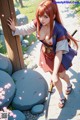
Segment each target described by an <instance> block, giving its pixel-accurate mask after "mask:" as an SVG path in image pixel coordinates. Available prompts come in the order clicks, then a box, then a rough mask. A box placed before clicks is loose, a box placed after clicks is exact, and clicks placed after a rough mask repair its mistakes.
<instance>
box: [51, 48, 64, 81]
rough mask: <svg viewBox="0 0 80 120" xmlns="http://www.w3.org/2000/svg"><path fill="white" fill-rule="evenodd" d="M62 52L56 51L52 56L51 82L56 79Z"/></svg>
mask: <svg viewBox="0 0 80 120" xmlns="http://www.w3.org/2000/svg"><path fill="white" fill-rule="evenodd" d="M62 54H63V51H62V50H61V51H57V52H56V55H55V58H54V68H53V73H52V76H51V80H52V81H53V83H55V82H56V81H58V70H59V67H60V64H61V61H62Z"/></svg>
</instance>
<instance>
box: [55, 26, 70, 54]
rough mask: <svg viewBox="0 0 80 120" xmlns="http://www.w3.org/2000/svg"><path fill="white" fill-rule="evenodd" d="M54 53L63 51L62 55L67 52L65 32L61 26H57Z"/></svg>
mask: <svg viewBox="0 0 80 120" xmlns="http://www.w3.org/2000/svg"><path fill="white" fill-rule="evenodd" d="M56 39H57V44H56V51H60V50H62V51H63V54H65V53H67V52H69V46H68V40H67V31H66V29H65V28H64V27H63V26H61V25H60V26H58V32H57V37H56Z"/></svg>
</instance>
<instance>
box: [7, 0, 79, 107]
mask: <svg viewBox="0 0 80 120" xmlns="http://www.w3.org/2000/svg"><path fill="white" fill-rule="evenodd" d="M8 25H9V27H10V28H11V30H12V31H13V32H12V34H13V36H15V35H30V34H31V33H33V32H35V31H36V33H37V38H38V39H39V40H40V41H41V42H42V47H41V52H40V66H41V67H42V68H43V70H44V71H45V72H47V71H48V72H50V73H51V80H52V81H53V85H55V86H56V88H57V90H58V92H59V96H60V99H59V104H58V106H59V108H63V107H64V105H65V102H66V98H65V96H64V94H63V91H62V83H61V80H60V78H61V79H63V80H64V81H65V82H66V83H67V86H66V94H67V95H69V94H70V93H71V90H72V85H71V83H70V81H69V76H68V75H67V74H66V70H67V69H68V68H69V67H70V66H71V62H72V59H73V58H74V56H75V55H76V52H75V51H74V52H73V51H72V52H73V53H74V54H73V55H72V56H71V57H68V56H70V53H71V48H70V47H69V45H68V39H72V40H73V41H74V43H75V45H76V47H78V45H77V43H76V40H75V39H74V38H73V37H72V36H70V35H69V34H68V32H67V30H66V29H65V28H64V26H63V25H62V22H61V20H60V16H59V12H58V7H57V4H56V2H55V1H54V0H53V1H51V0H45V1H43V2H41V3H40V5H39V6H38V9H37V11H36V19H35V20H34V21H32V22H30V23H28V24H26V25H23V26H15V24H14V21H13V20H12V19H11V18H9V19H8ZM66 58H67V60H66ZM69 58H71V59H69ZM67 62H68V64H67Z"/></svg>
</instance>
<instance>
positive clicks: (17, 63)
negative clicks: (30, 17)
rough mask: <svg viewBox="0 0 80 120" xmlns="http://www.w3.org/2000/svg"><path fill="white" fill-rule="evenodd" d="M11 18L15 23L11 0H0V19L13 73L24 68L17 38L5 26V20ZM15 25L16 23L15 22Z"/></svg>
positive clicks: (18, 38)
mask: <svg viewBox="0 0 80 120" xmlns="http://www.w3.org/2000/svg"><path fill="white" fill-rule="evenodd" d="M9 17H11V18H14V20H15V21H16V15H15V10H14V4H13V0H0V18H1V23H2V27H3V32H4V36H5V43H6V48H7V53H8V57H9V58H10V60H11V62H12V65H13V71H17V70H20V69H22V68H24V61H23V55H22V48H21V43H20V37H19V36H15V37H13V36H12V31H11V30H10V28H9V26H8V25H7V19H8V18H9ZM15 23H16V22H15Z"/></svg>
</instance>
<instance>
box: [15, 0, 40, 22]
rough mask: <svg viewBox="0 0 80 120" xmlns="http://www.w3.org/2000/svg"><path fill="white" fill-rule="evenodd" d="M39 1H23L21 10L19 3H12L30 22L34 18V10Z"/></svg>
mask: <svg viewBox="0 0 80 120" xmlns="http://www.w3.org/2000/svg"><path fill="white" fill-rule="evenodd" d="M41 1H42V0H23V5H24V7H23V8H21V7H20V4H19V3H16V2H14V5H15V7H17V8H18V9H19V10H20V12H21V13H22V14H25V15H26V16H27V17H28V19H29V21H31V20H33V19H34V18H35V13H36V9H37V7H38V4H39V3H40V2H41Z"/></svg>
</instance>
